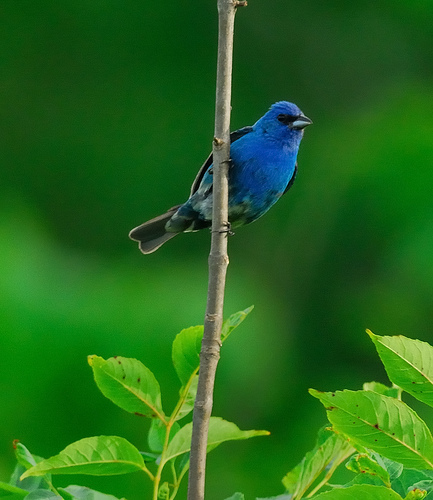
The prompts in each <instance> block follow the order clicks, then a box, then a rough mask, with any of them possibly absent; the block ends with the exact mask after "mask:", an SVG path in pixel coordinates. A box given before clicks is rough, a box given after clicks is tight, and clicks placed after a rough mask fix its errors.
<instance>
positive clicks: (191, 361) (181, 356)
mask: <svg viewBox="0 0 433 500" xmlns="http://www.w3.org/2000/svg"><path fill="white" fill-rule="evenodd" d="M202 338H203V325H199V326H191V327H190V328H185V329H184V330H182V331H181V332H180V333H178V334H177V335H176V338H175V339H174V341H173V347H172V355H171V356H172V360H173V365H174V368H175V370H176V373H177V376H178V377H179V380H180V381H181V382H182V385H186V384H187V383H188V381H189V379H190V378H191V377H192V376H193V375H194V374H195V373H196V372H197V371H198V367H199V365H200V349H201V340H202Z"/></svg>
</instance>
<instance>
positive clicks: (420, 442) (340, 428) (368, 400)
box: [310, 389, 433, 469]
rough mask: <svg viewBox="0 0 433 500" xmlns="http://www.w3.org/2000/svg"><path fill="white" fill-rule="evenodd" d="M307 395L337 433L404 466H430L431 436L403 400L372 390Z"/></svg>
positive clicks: (420, 467) (431, 456)
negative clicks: (320, 407)
mask: <svg viewBox="0 0 433 500" xmlns="http://www.w3.org/2000/svg"><path fill="white" fill-rule="evenodd" d="M310 394H311V395H313V396H314V397H316V398H318V399H319V400H320V401H321V402H322V404H323V405H324V406H325V408H326V410H327V415H328V419H329V421H330V422H331V423H332V425H333V426H334V428H335V430H336V431H337V432H342V433H343V434H345V435H347V436H348V437H349V438H350V439H351V440H353V441H354V442H356V443H359V444H361V445H362V446H366V447H367V448H371V449H373V450H374V451H376V452H378V453H380V454H381V455H383V456H385V457H388V458H390V459H391V460H395V461H396V462H400V463H402V464H403V465H404V466H405V467H414V468H418V469H433V438H432V435H431V433H430V431H429V429H428V427H427V426H426V424H425V423H424V422H423V421H422V420H421V419H420V417H419V416H418V415H417V414H416V413H415V412H414V411H413V410H412V409H410V408H409V407H408V406H407V405H406V404H405V403H403V402H402V401H398V400H397V399H394V398H390V397H387V396H382V395H380V394H377V393H375V392H371V391H356V392H354V391H337V392H332V393H331V392H327V393H324V392H318V391H315V390H312V389H310Z"/></svg>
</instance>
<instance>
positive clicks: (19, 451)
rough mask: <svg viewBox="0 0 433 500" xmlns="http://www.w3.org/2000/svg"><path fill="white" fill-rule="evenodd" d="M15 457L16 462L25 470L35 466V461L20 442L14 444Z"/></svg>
mask: <svg viewBox="0 0 433 500" xmlns="http://www.w3.org/2000/svg"><path fill="white" fill-rule="evenodd" d="M14 449H15V457H16V459H17V462H18V463H19V464H20V465H22V466H23V467H24V468H26V469H30V467H33V466H34V465H36V459H35V457H33V455H32V454H31V453H30V451H29V450H28V449H27V448H26V447H25V446H24V445H23V444H22V443H20V442H14Z"/></svg>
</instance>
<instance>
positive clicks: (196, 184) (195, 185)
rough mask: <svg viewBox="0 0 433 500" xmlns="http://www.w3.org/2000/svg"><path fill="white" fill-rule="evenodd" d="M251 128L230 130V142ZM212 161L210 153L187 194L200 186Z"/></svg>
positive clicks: (250, 130) (251, 128)
mask: <svg viewBox="0 0 433 500" xmlns="http://www.w3.org/2000/svg"><path fill="white" fill-rule="evenodd" d="M252 130H253V127H243V128H240V129H239V130H235V131H234V132H232V133H231V134H230V144H231V143H233V142H235V141H237V140H238V139H240V138H241V137H243V136H244V135H246V134H249V133H250V132H252ZM212 162H213V158H212V153H211V154H210V155H209V156H208V157H207V159H206V161H205V162H204V163H203V165H202V166H201V168H200V170H199V171H198V174H197V175H196V178H195V179H194V182H193V183H192V186H191V192H190V194H189V195H190V196H192V195H193V194H194V193H195V192H196V191H197V189H198V187H199V186H200V182H201V181H202V179H203V176H204V174H205V173H206V170H207V169H208V168H209V167H210V166H211V165H212ZM286 189H288V188H286Z"/></svg>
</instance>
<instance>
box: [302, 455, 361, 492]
mask: <svg viewBox="0 0 433 500" xmlns="http://www.w3.org/2000/svg"><path fill="white" fill-rule="evenodd" d="M350 455H353V449H350V450H349V451H348V452H347V453H346V454H345V455H344V456H343V457H341V460H335V461H334V463H333V464H332V466H331V467H330V468H329V470H328V472H327V473H326V474H325V476H324V478H323V479H322V480H321V481H320V483H318V484H317V485H316V486H315V487H314V488H313V489H312V490H311V491H310V493H308V495H307V498H311V497H312V496H313V495H315V494H316V493H317V492H318V491H319V490H320V488H322V487H323V486H325V484H326V483H327V482H328V481H329V480H330V479H331V477H332V475H333V474H334V472H335V469H336V468H337V467H338V466H339V465H340V464H341V462H343V460H346V459H347V458H349V457H350Z"/></svg>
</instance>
